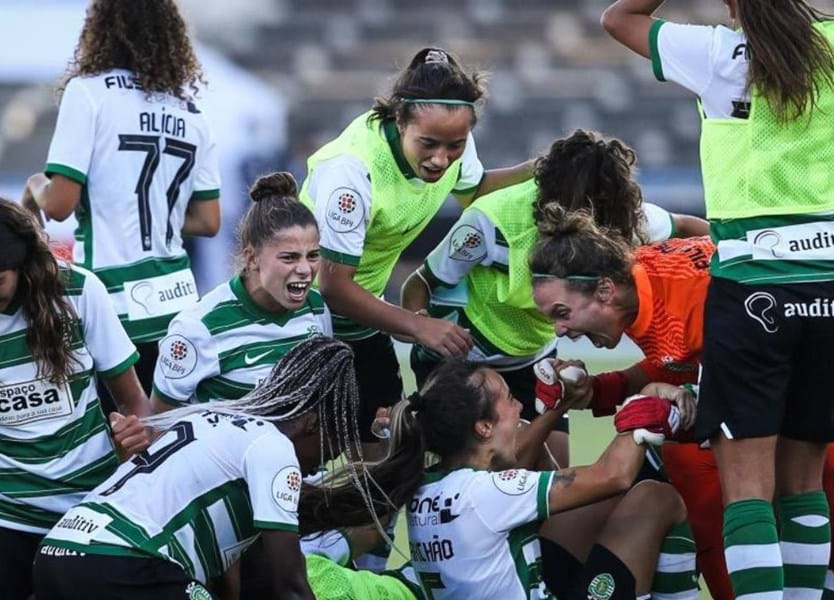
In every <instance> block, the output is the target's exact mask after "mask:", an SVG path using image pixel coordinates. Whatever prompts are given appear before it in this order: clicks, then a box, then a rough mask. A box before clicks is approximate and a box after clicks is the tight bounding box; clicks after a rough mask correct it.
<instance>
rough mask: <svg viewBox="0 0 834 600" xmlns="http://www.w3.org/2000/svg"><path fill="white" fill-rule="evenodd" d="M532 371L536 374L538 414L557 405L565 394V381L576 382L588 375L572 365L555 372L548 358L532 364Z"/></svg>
mask: <svg viewBox="0 0 834 600" xmlns="http://www.w3.org/2000/svg"><path fill="white" fill-rule="evenodd" d="M533 373H535V374H536V412H537V413H539V414H540V415H543V414H544V413H546V412H547V411H549V410H553V409H554V408H556V407H557V406H558V405H559V402H560V401H561V400H562V398H563V397H564V395H565V383H576V382H578V381H579V380H580V379H582V378H583V377H587V376H588V373H587V372H586V371H585V369H583V368H581V367H575V366H573V365H571V366H568V367H565V368H564V369H562V370H560V371H558V372H557V371H556V369H555V368H554V367H553V360H552V359H550V358H543V359H542V360H540V361H539V362H537V363H536V364H534V365H533Z"/></svg>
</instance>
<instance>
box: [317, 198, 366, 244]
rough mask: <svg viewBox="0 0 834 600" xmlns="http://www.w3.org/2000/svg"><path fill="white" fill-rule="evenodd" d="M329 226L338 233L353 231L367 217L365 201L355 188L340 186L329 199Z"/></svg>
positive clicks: (327, 216)
mask: <svg viewBox="0 0 834 600" xmlns="http://www.w3.org/2000/svg"><path fill="white" fill-rule="evenodd" d="M326 218H327V226H328V227H329V228H330V229H332V230H333V231H335V232H337V233H347V232H349V231H353V230H354V229H356V228H357V227H359V225H360V224H361V223H362V221H363V220H364V219H365V203H364V202H363V201H362V196H360V195H359V192H357V191H356V190H354V189H351V188H347V187H339V188H336V189H335V190H333V193H332V194H330V198H329V199H328V200H327V214H326Z"/></svg>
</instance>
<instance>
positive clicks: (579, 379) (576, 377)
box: [556, 360, 594, 409]
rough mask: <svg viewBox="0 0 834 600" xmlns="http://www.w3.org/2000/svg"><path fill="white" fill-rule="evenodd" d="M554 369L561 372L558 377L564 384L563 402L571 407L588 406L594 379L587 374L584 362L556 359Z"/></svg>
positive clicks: (592, 392) (580, 407) (592, 393)
mask: <svg viewBox="0 0 834 600" xmlns="http://www.w3.org/2000/svg"><path fill="white" fill-rule="evenodd" d="M571 367H573V368H571ZM556 371H558V372H559V373H560V374H561V375H560V379H561V380H562V383H563V384H564V386H565V399H564V402H565V403H566V404H569V405H570V407H571V409H586V408H588V406H590V404H591V400H593V398H594V379H593V377H589V376H588V369H587V368H585V363H584V362H582V361H581V360H557V361H556ZM580 371H581V373H580Z"/></svg>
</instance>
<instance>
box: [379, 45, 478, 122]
mask: <svg viewBox="0 0 834 600" xmlns="http://www.w3.org/2000/svg"><path fill="white" fill-rule="evenodd" d="M485 82H486V76H485V75H484V74H483V73H480V72H473V73H471V74H470V73H467V72H466V71H464V70H463V68H462V67H461V66H460V64H459V63H458V61H457V60H456V59H455V57H454V56H452V55H451V54H449V53H448V52H446V51H445V50H442V49H440V48H423V49H422V50H420V51H419V52H418V53H417V54H415V55H414V58H412V59H411V63H410V64H409V65H408V67H407V68H406V69H405V70H404V71H403V72H402V73H400V75H399V76H398V77H397V80H396V82H395V83H394V86H393V89H392V90H391V93H390V94H389V95H388V96H387V97H378V98H376V99H375V101H374V106H373V109H372V113H371V117H370V118H371V119H376V120H379V121H382V122H385V121H391V120H394V119H396V120H398V121H400V122H402V123H408V122H410V121H411V119H412V118H413V116H414V111H415V110H416V108H417V106H419V105H418V104H411V103H409V102H408V100H418V99H442V100H458V101H462V102H471V103H473V104H474V103H476V102H478V101H479V100H481V99H482V98H483V97H484V96H485V95H486V87H485ZM445 106H447V108H449V109H450V110H460V109H464V108H467V107H466V106H465V105H454V104H450V105H445ZM476 118H477V117H476V114H475V111H474V110H472V124H473V125H474V124H475V121H476Z"/></svg>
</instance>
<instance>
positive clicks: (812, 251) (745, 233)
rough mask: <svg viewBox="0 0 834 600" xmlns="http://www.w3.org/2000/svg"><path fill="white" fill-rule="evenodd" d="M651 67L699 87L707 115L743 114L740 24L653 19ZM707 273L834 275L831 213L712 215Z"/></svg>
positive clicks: (794, 279) (744, 52) (749, 279)
mask: <svg viewBox="0 0 834 600" xmlns="http://www.w3.org/2000/svg"><path fill="white" fill-rule="evenodd" d="M649 42H650V48H651V59H652V68H653V71H654V74H655V77H656V78H657V79H658V80H660V81H673V82H675V83H677V84H678V85H681V86H683V87H685V88H686V89H688V90H689V91H691V92H692V93H693V94H695V95H697V96H698V98H699V101H700V108H701V110H702V111H703V113H704V116H705V117H706V118H707V119H746V118H748V115H749V112H750V91H749V89H748V72H749V66H750V63H749V49H748V47H747V38H746V36H745V35H744V32H742V31H740V30H738V31H734V30H732V29H728V28H727V27H723V26H718V27H711V26H705V25H684V24H678V23H667V22H665V21H662V20H657V21H655V23H654V26H653V27H652V28H651V31H650V33H649ZM710 235H711V237H712V239H713V241H714V242H715V245H716V251H715V253H714V254H713V255H712V262H711V264H710V273H711V274H712V275H713V276H715V277H723V278H725V279H732V280H733V281H738V282H739V283H745V284H786V283H807V282H813V281H830V280H832V279H834V214H832V213H815V214H806V215H777V216H761V217H749V218H743V219H712V220H710Z"/></svg>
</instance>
